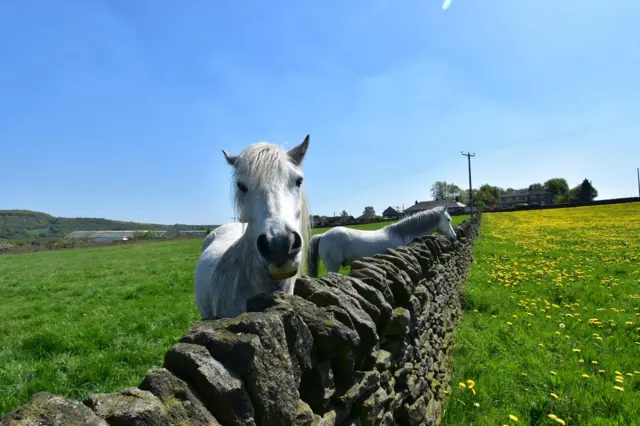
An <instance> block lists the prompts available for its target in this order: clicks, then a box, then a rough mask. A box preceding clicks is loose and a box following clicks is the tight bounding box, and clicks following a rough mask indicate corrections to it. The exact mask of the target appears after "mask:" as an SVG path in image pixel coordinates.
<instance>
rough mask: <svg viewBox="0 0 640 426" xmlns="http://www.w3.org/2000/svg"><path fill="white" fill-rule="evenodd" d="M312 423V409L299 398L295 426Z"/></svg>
mask: <svg viewBox="0 0 640 426" xmlns="http://www.w3.org/2000/svg"><path fill="white" fill-rule="evenodd" d="M312 423H313V411H311V407H309V404H307V403H306V402H304V401H303V400H299V401H298V411H297V412H296V422H295V426H311V424H312Z"/></svg>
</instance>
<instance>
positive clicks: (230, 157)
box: [222, 149, 238, 166]
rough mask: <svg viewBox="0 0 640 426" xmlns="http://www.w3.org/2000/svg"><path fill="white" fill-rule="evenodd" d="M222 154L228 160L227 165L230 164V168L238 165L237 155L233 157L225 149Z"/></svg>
mask: <svg viewBox="0 0 640 426" xmlns="http://www.w3.org/2000/svg"><path fill="white" fill-rule="evenodd" d="M222 153H223V154H224V158H225V159H226V160H227V163H229V165H230V166H235V165H236V161H238V156H237V155H231V154H229V153H228V152H227V151H225V150H224V149H223V150H222Z"/></svg>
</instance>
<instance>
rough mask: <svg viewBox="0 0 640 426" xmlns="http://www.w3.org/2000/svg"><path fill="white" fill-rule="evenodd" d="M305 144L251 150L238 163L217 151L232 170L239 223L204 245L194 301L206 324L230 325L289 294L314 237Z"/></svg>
mask: <svg viewBox="0 0 640 426" xmlns="http://www.w3.org/2000/svg"><path fill="white" fill-rule="evenodd" d="M308 147H309V136H308V135H307V137H306V138H305V139H304V141H303V142H302V143H301V144H299V145H297V146H295V147H293V148H291V149H290V150H288V151H287V150H285V149H283V148H281V147H279V146H277V145H273V144H270V143H266V142H260V143H255V144H253V145H250V146H249V147H247V148H246V149H245V150H244V151H242V152H241V153H240V154H239V155H237V156H236V155H230V154H228V153H227V152H226V151H224V150H223V151H222V152H223V154H224V156H225V158H226V160H227V163H229V165H231V166H232V167H233V178H234V179H233V180H234V202H235V208H236V210H237V212H238V214H239V219H240V222H231V223H227V224H224V225H222V226H219V227H218V228H216V229H214V230H213V231H211V233H210V234H209V235H207V237H206V238H205V242H204V244H203V246H202V253H201V255H200V259H199V260H198V263H197V265H196V272H195V299H196V305H197V306H198V309H199V310H200V316H201V317H202V318H203V319H212V318H222V317H235V316H237V315H240V314H241V313H243V312H245V311H246V301H247V299H248V298H250V297H252V296H255V295H257V294H260V293H272V292H275V291H283V292H285V293H289V294H293V285H294V283H295V280H296V278H297V277H298V276H299V275H300V270H301V268H302V265H303V264H304V263H305V261H306V257H307V245H308V243H309V238H310V235H311V229H310V225H309V213H308V206H307V197H306V194H305V191H304V187H303V185H302V181H303V177H304V176H303V173H302V169H301V167H302V161H303V160H304V157H305V154H306V152H307V148H308Z"/></svg>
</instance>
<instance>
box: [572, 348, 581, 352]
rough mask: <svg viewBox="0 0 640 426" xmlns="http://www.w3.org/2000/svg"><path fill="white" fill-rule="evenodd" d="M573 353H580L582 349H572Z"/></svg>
mask: <svg viewBox="0 0 640 426" xmlns="http://www.w3.org/2000/svg"><path fill="white" fill-rule="evenodd" d="M572 351H573V352H580V349H578V348H573V349H572Z"/></svg>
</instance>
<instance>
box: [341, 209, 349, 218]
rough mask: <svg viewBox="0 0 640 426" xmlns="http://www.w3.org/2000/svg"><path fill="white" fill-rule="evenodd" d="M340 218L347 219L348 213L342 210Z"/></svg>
mask: <svg viewBox="0 0 640 426" xmlns="http://www.w3.org/2000/svg"><path fill="white" fill-rule="evenodd" d="M340 216H342V217H349V212H347V211H346V210H342V212H341V213H340Z"/></svg>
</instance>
